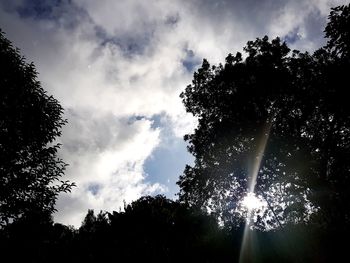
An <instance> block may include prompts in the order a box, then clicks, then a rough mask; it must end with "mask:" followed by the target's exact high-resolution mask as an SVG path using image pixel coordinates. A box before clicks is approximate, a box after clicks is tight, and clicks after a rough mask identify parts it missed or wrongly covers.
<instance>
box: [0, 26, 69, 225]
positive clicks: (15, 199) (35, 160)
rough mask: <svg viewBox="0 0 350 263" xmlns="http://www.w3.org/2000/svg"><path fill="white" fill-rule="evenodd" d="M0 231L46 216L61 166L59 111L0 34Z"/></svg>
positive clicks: (61, 188)
mask: <svg viewBox="0 0 350 263" xmlns="http://www.w3.org/2000/svg"><path fill="white" fill-rule="evenodd" d="M0 87H1V89H0V226H1V225H4V224H8V223H9V222H10V221H13V220H16V219H18V218H21V217H23V216H24V215H25V214H27V213H31V212H33V211H35V213H37V212H39V211H42V212H43V213H49V214H51V213H52V212H53V211H54V204H55V201H56V198H57V195H58V194H59V193H60V192H67V191H70V189H71V187H72V186H73V184H71V183H69V182H68V181H60V177H61V176H62V175H63V172H64V168H65V163H64V162H63V161H62V160H60V159H59V158H58V157H57V149H58V148H59V145H57V144H55V143H54V141H55V139H56V138H57V137H58V136H59V135H60V134H61V127H62V125H64V124H65V122H66V121H65V120H64V119H62V112H63V109H62V107H61V105H60V104H59V103H58V101H57V100H56V99H54V98H53V97H52V96H49V95H47V94H46V92H45V91H44V90H43V88H42V87H41V85H40V82H39V81H38V80H37V72H36V71H35V68H34V65H33V64H27V63H26V62H25V60H24V58H23V57H22V56H21V55H20V53H19V50H18V49H15V48H14V47H13V46H12V44H11V43H10V41H9V40H7V39H6V38H5V37H4V35H3V33H2V32H1V31H0Z"/></svg>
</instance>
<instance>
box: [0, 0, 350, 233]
mask: <svg viewBox="0 0 350 263" xmlns="http://www.w3.org/2000/svg"><path fill="white" fill-rule="evenodd" d="M345 3H347V1H343V0H333V1H332V0H231V1H228V0H222V1H214V0H98V1H97V0H47V1H46V0H0V28H1V29H2V31H4V32H5V36H6V37H7V38H8V39H9V40H10V41H12V43H13V44H14V46H16V47H18V48H19V49H20V51H21V54H22V55H24V56H25V57H26V60H27V62H34V64H35V66H36V69H37V71H38V73H39V75H38V79H39V80H40V82H41V84H42V86H43V88H44V89H45V90H47V92H48V94H50V95H53V96H54V97H55V98H56V99H58V100H59V102H60V103H61V105H62V106H63V107H64V109H65V113H64V118H66V119H67V120H68V124H67V125H65V127H64V128H63V130H62V136H61V137H60V138H59V139H58V142H59V143H61V144H62V146H61V149H60V151H59V156H60V158H62V159H63V160H64V161H65V162H66V163H68V164H69V166H68V167H67V169H66V172H65V176H64V178H63V179H66V180H70V181H73V182H75V183H76V185H77V187H75V188H74V189H73V190H72V192H71V193H68V194H61V195H60V196H59V197H58V200H57V204H56V208H57V210H58V212H56V213H55V214H54V219H55V221H56V222H60V223H64V224H69V225H73V226H76V227H78V226H79V225H80V224H81V221H82V220H83V218H84V216H85V215H86V213H87V210H88V209H94V210H95V211H96V212H99V211H100V210H104V211H113V210H115V211H119V210H120V209H121V208H123V203H124V201H125V202H126V203H129V202H131V201H133V200H136V199H137V198H139V197H141V196H143V195H156V194H163V195H166V196H167V197H168V198H171V199H176V198H177V197H176V193H177V192H178V190H179V189H178V187H177V185H176V181H177V179H178V177H179V175H180V174H181V173H182V171H183V170H184V167H185V165H186V164H192V163H193V157H192V156H191V155H190V154H189V153H188V152H187V150H186V142H184V141H183V136H184V135H185V134H188V133H191V132H193V129H194V128H195V127H196V119H194V118H193V116H191V115H190V114H188V113H186V111H185V108H184V106H183V105H182V102H181V99H180V98H179V94H180V93H181V91H183V90H184V89H185V87H186V86H187V85H188V84H190V83H191V80H192V76H193V72H194V71H195V70H196V69H197V68H198V67H199V66H200V65H201V62H202V60H203V58H206V59H208V60H209V62H210V63H211V64H217V63H220V62H223V61H224V59H225V57H226V56H227V54H228V53H233V54H234V53H236V52H237V51H240V52H242V48H243V47H244V45H245V44H246V42H247V41H249V40H254V39H255V38H257V37H263V36H264V35H268V36H269V37H270V39H272V38H274V37H276V36H279V37H280V38H281V39H283V40H284V41H286V42H287V44H288V45H289V46H290V47H291V48H292V49H299V50H302V51H309V52H312V51H313V50H315V49H317V48H318V47H320V46H322V45H323V44H324V43H325V40H324V38H323V36H324V34H323V29H324V27H325V25H326V23H327V16H328V14H329V12H330V7H332V6H337V5H340V4H345Z"/></svg>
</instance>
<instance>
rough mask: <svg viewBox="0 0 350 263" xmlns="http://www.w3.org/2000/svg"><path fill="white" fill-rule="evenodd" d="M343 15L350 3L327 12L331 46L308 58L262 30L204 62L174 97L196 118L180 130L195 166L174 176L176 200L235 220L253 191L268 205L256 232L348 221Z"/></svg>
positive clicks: (349, 130)
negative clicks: (215, 60)
mask: <svg viewBox="0 0 350 263" xmlns="http://www.w3.org/2000/svg"><path fill="white" fill-rule="evenodd" d="M349 17H350V16H349V6H346V7H345V6H343V7H337V8H334V9H333V11H332V12H331V14H330V16H329V23H328V25H327V27H326V29H325V33H326V37H328V38H329V41H328V44H327V45H326V46H325V47H323V48H321V49H319V50H317V51H315V52H314V53H313V54H309V53H308V52H304V53H303V52H300V51H296V50H294V51H290V49H289V48H288V46H287V44H286V43H285V42H282V41H281V40H280V39H279V38H276V39H273V40H272V41H269V39H268V37H267V36H265V37H264V38H262V39H259V38H258V39H256V40H255V41H249V42H248V43H247V45H246V47H245V48H244V51H245V53H246V55H245V56H242V54H241V53H237V54H236V55H232V54H229V55H228V56H227V57H226V61H225V64H223V65H222V64H219V65H218V66H211V65H210V64H209V62H208V61H207V60H203V64H202V66H201V67H200V68H199V69H198V71H197V72H195V73H194V77H193V81H192V84H190V85H188V86H187V88H186V89H185V91H184V92H183V93H182V94H181V98H182V99H183V102H184V105H185V107H186V110H187V111H188V112H190V113H192V114H193V115H194V116H195V117H197V118H198V121H199V124H198V127H197V128H196V129H195V131H194V133H193V134H189V135H186V136H185V140H186V141H188V142H189V146H188V149H189V151H190V153H192V154H193V155H194V156H195V164H194V166H187V167H186V169H185V171H184V174H183V175H182V176H180V179H179V181H178V184H179V186H180V200H181V201H183V202H186V203H188V204H189V205H191V206H196V207H200V208H202V209H204V210H207V211H210V212H211V213H214V214H216V216H217V217H218V218H220V219H221V220H223V222H224V223H225V224H226V225H230V224H231V225H237V224H240V222H241V220H242V216H241V215H242V206H241V201H242V199H243V198H244V196H246V195H247V193H248V192H254V193H255V194H256V195H257V196H259V197H260V198H261V199H263V200H264V201H265V202H266V207H265V208H261V209H258V210H257V211H255V218H254V223H255V226H256V227H260V228H262V229H267V228H271V227H276V226H278V225H281V224H286V223H306V222H309V221H310V220H311V219H314V220H316V218H318V220H319V222H321V221H322V222H333V223H334V222H335V221H340V222H342V223H343V224H344V223H346V224H348V223H350V222H348V221H349V211H350V209H349V208H350V207H349V204H348V202H347V200H348V198H349V196H348V195H349V191H350V181H349V178H350V174H349V171H350V166H349V165H350V164H349V162H348V160H350V152H349V147H350V117H349V116H350V115H349V103H348V101H347V96H346V93H347V91H348V81H347V73H346V72H348V71H349V53H348V47H349V45H348V44H349V39H348V36H349V35H348V28H349V27H347V25H348V23H349ZM316 212H317V213H316ZM316 214H317V216H315V215H316ZM322 215H323V216H322ZM321 218H322V219H321Z"/></svg>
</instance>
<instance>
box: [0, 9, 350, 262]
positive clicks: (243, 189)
mask: <svg viewBox="0 0 350 263" xmlns="http://www.w3.org/2000/svg"><path fill="white" fill-rule="evenodd" d="M349 10H350V5H347V6H340V7H336V8H333V9H332V11H331V13H330V15H329V22H328V24H327V26H326V28H325V37H326V38H327V40H328V42H327V44H326V45H325V46H324V47H322V48H320V49H319V50H317V51H315V52H314V53H313V54H310V53H307V52H300V51H297V50H293V51H291V50H290V49H289V48H288V46H287V44H286V43H285V42H283V41H281V40H280V39H279V38H276V39H273V40H271V41H270V40H269V39H268V37H263V38H262V39H260V38H258V39H256V40H255V41H249V42H248V43H247V45H246V47H244V52H245V53H246V54H245V55H242V54H240V53H237V54H236V55H232V54H229V55H228V56H227V58H226V61H225V63H224V64H219V65H218V66H212V65H210V64H209V62H208V61H207V60H203V64H202V66H201V67H200V68H199V69H198V70H197V71H196V72H195V73H194V77H193V82H192V84H190V85H189V86H188V87H187V88H186V89H185V91H184V92H183V93H182V94H181V97H182V99H183V102H184V105H185V107H186V109H187V111H188V112H191V113H192V114H193V115H194V116H195V117H197V118H198V120H199V124H198V127H197V128H196V129H195V131H194V133H193V134H189V135H186V136H185V140H187V141H188V142H189V146H188V149H189V151H190V152H191V153H192V154H193V155H194V157H195V164H194V165H193V166H192V167H191V166H187V167H186V168H185V171H184V173H183V175H181V176H180V179H179V181H178V184H179V186H180V193H179V200H178V201H172V200H169V199H166V198H165V197H164V196H155V197H150V196H145V197H141V198H140V199H139V200H137V201H134V202H132V203H131V204H128V205H125V207H124V209H123V211H119V212H104V211H101V212H100V213H99V214H97V215H95V213H94V211H93V210H89V211H88V213H87V215H86V217H85V219H84V220H83V222H82V225H81V226H80V228H78V229H75V228H73V227H71V226H65V225H62V224H57V223H54V222H53V220H52V213H53V211H54V210H55V208H54V205H55V201H56V198H57V196H58V194H59V193H61V192H67V191H70V190H71V188H72V187H73V186H74V184H72V183H70V182H67V181H62V180H61V179H60V177H61V176H62V175H63V172H64V167H65V163H64V162H63V161H62V160H60V159H59V158H58V157H57V150H58V148H59V145H56V144H55V139H56V138H57V137H58V136H59V135H60V133H61V128H62V126H63V125H64V124H65V122H66V121H65V120H64V119H62V112H63V109H62V107H61V106H60V104H59V103H58V101H57V100H56V99H54V98H53V97H52V96H49V95H47V93H46V92H45V91H44V90H43V88H42V87H41V85H40V83H39V82H38V81H37V80H36V77H37V73H36V71H35V68H34V65H33V64H27V63H26V62H25V60H24V58H23V57H22V56H21V55H20V53H19V51H18V49H15V48H14V47H13V46H12V45H11V43H10V42H9V41H8V40H7V39H6V38H5V37H4V35H3V33H2V32H0V251H1V255H0V260H1V261H4V262H62V261H64V262H104V261H108V262H139V261H143V262H238V260H239V257H240V254H241V252H242V250H241V245H242V240H243V239H247V236H249V250H247V251H248V253H249V255H250V260H251V261H249V262H336V261H338V260H340V259H343V257H344V256H346V255H345V254H346V251H347V247H346V246H347V243H346V242H344V241H343V237H345V238H347V237H348V236H349V234H350V222H349V221H350V204H349V197H350V196H349V194H350V163H349V160H350V114H349V113H350V108H349V107H350V106H349V105H350V104H349V103H348V96H347V94H348V91H349V81H348V74H349V72H350V57H349V49H350V33H349V32H350V14H349ZM248 192H254V193H255V194H256V195H257V196H259V197H260V198H261V199H263V200H264V201H265V202H266V203H267V204H268V205H267V206H265V207H264V208H259V209H256V210H253V217H252V218H251V221H252V222H250V223H251V225H250V226H251V229H249V228H247V227H245V225H246V224H247V220H246V217H245V216H246V214H247V211H246V210H244V207H242V205H241V201H242V199H243V198H244V197H245V196H246V195H247V193H248ZM246 249H247V248H246Z"/></svg>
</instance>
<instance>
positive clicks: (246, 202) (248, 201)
mask: <svg viewBox="0 0 350 263" xmlns="http://www.w3.org/2000/svg"><path fill="white" fill-rule="evenodd" d="M242 205H243V207H245V208H246V209H248V211H253V210H256V209H259V208H263V207H264V206H265V202H264V201H262V200H261V199H260V198H259V197H257V196H256V195H255V194H254V193H248V194H247V195H246V196H245V197H244V198H243V200H242Z"/></svg>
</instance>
